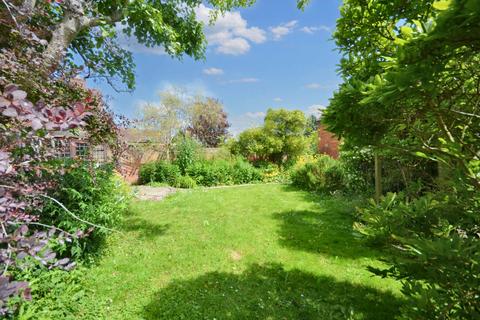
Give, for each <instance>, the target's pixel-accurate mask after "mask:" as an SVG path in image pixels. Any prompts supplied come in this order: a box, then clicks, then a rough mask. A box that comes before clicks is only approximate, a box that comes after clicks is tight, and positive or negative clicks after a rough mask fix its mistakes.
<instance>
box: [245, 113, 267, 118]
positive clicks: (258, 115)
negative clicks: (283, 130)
mask: <svg viewBox="0 0 480 320" xmlns="http://www.w3.org/2000/svg"><path fill="white" fill-rule="evenodd" d="M245 116H246V117H247V118H251V119H263V118H265V112H263V111H258V112H247V113H245Z"/></svg>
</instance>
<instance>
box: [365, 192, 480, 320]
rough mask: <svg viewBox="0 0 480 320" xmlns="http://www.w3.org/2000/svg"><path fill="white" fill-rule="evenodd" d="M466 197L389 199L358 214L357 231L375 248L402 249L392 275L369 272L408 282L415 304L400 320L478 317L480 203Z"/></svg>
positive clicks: (405, 288) (406, 286)
mask: <svg viewBox="0 0 480 320" xmlns="http://www.w3.org/2000/svg"><path fill="white" fill-rule="evenodd" d="M462 194H463V195H462V196H460V197H459V196H458V195H457V194H456V192H455V191H453V190H452V192H449V193H448V194H447V193H445V194H443V193H437V194H426V195H424V196H423V197H420V198H418V199H415V200H413V201H408V200H406V198H405V197H404V196H403V195H395V194H388V195H387V196H386V197H385V198H384V199H383V200H382V202H381V203H380V204H378V205H377V204H375V203H373V202H372V203H371V205H370V206H368V207H366V208H363V209H361V210H360V219H361V221H362V223H361V224H358V225H357V229H358V230H359V231H361V232H362V233H364V234H366V235H367V236H368V239H369V240H370V241H372V242H373V243H375V244H377V245H382V246H387V245H388V246H389V247H390V246H393V248H398V249H400V250H395V259H394V265H393V266H392V267H391V268H390V269H387V270H380V269H374V268H372V269H371V270H372V271H373V272H374V273H376V274H378V275H381V276H391V277H394V278H397V279H408V281H406V282H405V283H404V286H403V292H404V294H406V295H407V296H408V297H410V298H411V299H410V300H409V303H408V304H407V305H406V306H405V307H404V308H403V313H402V317H401V319H476V318H478V317H479V316H480V301H479V299H478V292H479V291H478V289H479V288H480V278H479V276H478V275H479V274H480V265H479V263H478V261H480V244H479V241H478V234H479V233H480V227H479V225H480V217H479V215H478V212H479V210H480V197H479V196H478V194H477V195H475V194H472V193H470V192H465V193H463V192H462ZM465 196H467V197H465Z"/></svg>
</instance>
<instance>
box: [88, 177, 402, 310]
mask: <svg viewBox="0 0 480 320" xmlns="http://www.w3.org/2000/svg"><path fill="white" fill-rule="evenodd" d="M353 210H354V209H353V205H352V203H350V202H349V201H347V200H346V199H344V198H330V197H325V196H324V197H322V196H314V195H312V194H309V193H307V192H303V191H298V190H295V189H292V188H290V187H288V186H283V185H254V186H248V187H230V188H224V189H197V190H193V191H185V192H179V193H177V194H175V195H173V196H170V197H169V198H167V199H165V200H163V201H161V202H153V201H139V202H136V203H134V205H133V207H132V212H131V215H130V216H129V217H128V218H127V221H126V223H125V225H124V226H123V230H122V232H123V233H122V234H121V235H117V236H115V237H113V238H112V239H111V240H110V243H109V250H108V253H107V255H106V256H105V258H103V259H102V261H100V264H99V265H98V266H96V267H93V268H92V269H91V271H90V272H89V274H87V278H88V283H89V284H90V287H91V288H93V289H94V291H95V296H94V297H93V298H94V299H96V301H98V302H99V303H100V302H102V303H103V302H106V303H107V305H108V307H107V309H106V314H107V318H108V319H218V320H221V319H392V318H394V316H395V314H396V313H397V311H398V307H399V305H400V304H401V295H400V294H399V283H397V282H394V281H392V280H388V279H381V278H378V277H374V276H372V274H371V273H369V272H368V271H367V270H366V269H367V266H377V267H378V266H382V264H381V262H379V259H380V258H381V253H380V252H378V251H375V250H374V249H372V248H369V247H367V246H365V245H364V244H363V242H362V240H361V238H359V237H358V236H356V235H355V233H354V231H353V229H352V222H353V221H352V212H353Z"/></svg>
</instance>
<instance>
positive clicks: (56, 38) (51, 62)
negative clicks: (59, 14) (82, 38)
mask: <svg viewBox="0 0 480 320" xmlns="http://www.w3.org/2000/svg"><path fill="white" fill-rule="evenodd" d="M88 20H89V19H88V18H86V17H82V16H76V15H73V14H70V13H67V14H66V15H65V18H64V19H63V21H62V22H61V23H60V24H59V25H57V27H56V29H55V30H54V31H53V32H52V38H51V39H50V42H49V43H48V46H47V48H46V49H45V51H44V53H43V55H44V58H45V63H46V64H47V66H48V67H49V69H55V67H56V66H57V65H58V64H59V63H60V62H61V61H62V60H63V58H64V57H65V54H66V52H67V50H68V47H69V46H70V44H71V43H72V41H73V40H75V37H76V36H77V35H78V33H79V32H80V31H82V30H83V29H84V28H86V27H87V26H88Z"/></svg>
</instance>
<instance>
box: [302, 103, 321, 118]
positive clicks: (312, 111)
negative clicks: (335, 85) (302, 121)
mask: <svg viewBox="0 0 480 320" xmlns="http://www.w3.org/2000/svg"><path fill="white" fill-rule="evenodd" d="M325 108H326V107H325V106H324V105H321V104H314V105H311V106H310V107H308V108H307V110H305V114H306V115H307V116H312V115H313V116H315V117H316V118H320V116H321V115H322V112H323V110H325Z"/></svg>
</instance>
